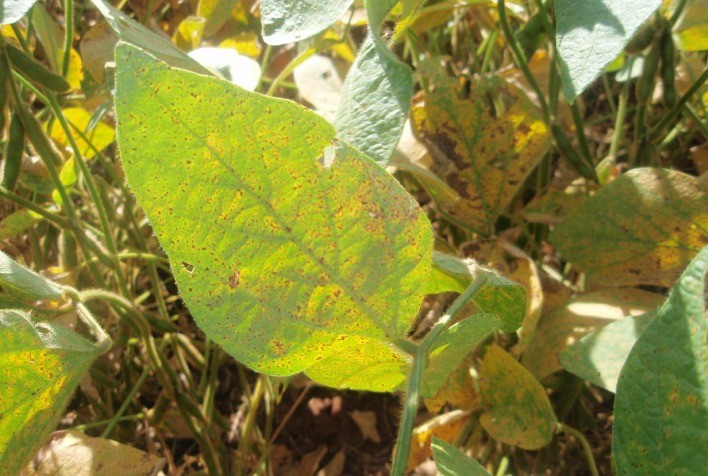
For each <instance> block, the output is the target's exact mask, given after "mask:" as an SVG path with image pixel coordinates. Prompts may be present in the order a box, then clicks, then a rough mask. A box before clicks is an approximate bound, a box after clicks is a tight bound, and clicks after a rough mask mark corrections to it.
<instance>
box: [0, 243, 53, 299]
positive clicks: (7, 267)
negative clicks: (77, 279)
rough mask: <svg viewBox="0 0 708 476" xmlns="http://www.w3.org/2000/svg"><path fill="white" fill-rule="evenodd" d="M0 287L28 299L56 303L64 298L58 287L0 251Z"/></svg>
mask: <svg viewBox="0 0 708 476" xmlns="http://www.w3.org/2000/svg"><path fill="white" fill-rule="evenodd" d="M0 286H2V287H3V288H5V289H6V290H8V291H11V292H13V293H15V294H18V295H20V296H22V297H27V298H29V299H51V300H53V301H57V300H59V299H61V298H62V296H64V292H63V291H62V290H61V287H59V285H57V284H55V283H53V282H52V281H49V280H48V279H46V278H43V277H42V276H40V275H39V274H37V273H35V272H34V271H32V270H30V269H27V268H25V267H24V266H22V265H21V264H18V263H16V262H15V261H14V260H12V259H11V258H10V257H9V256H7V255H6V254H5V253H3V252H2V251H0Z"/></svg>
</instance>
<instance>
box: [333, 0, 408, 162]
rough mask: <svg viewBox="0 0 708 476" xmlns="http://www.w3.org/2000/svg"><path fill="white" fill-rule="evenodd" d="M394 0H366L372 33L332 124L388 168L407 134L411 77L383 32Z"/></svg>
mask: <svg viewBox="0 0 708 476" xmlns="http://www.w3.org/2000/svg"><path fill="white" fill-rule="evenodd" d="M395 4H396V1H395V0H367V1H366V10H367V14H368V18H369V32H368V34H367V36H366V39H365V40H364V43H363V44H362V46H361V48H360V49H359V53H358V54H357V57H356V60H355V61H354V64H353V65H352V67H351V68H350V70H349V73H348V74H347V77H346V79H345V80H344V85H343V87H342V96H341V99H340V102H339V109H337V114H336V117H335V120H334V125H335V127H336V129H337V137H339V138H340V139H342V140H344V141H345V142H347V143H348V144H351V145H352V146H354V147H356V148H357V149H359V150H360V151H361V152H363V153H364V154H366V155H368V156H369V157H371V158H372V159H374V160H375V161H376V162H377V163H378V164H379V165H382V166H385V165H386V164H388V162H389V160H390V159H391V155H392V154H393V151H394V150H395V148H396V144H398V141H399V139H400V138H401V135H402V134H403V126H404V124H405V122H406V117H407V116H408V111H409V109H410V101H411V96H412V94H413V75H412V73H411V71H410V69H409V68H408V66H406V65H405V64H403V63H402V62H400V61H399V60H398V59H397V58H396V56H395V55H394V54H393V53H392V52H391V51H390V50H389V49H388V46H386V44H385V43H384V42H383V40H382V39H381V37H380V36H379V28H380V27H381V24H382V23H383V21H384V20H385V18H386V15H387V14H388V12H389V10H390V9H391V7H393V5H395Z"/></svg>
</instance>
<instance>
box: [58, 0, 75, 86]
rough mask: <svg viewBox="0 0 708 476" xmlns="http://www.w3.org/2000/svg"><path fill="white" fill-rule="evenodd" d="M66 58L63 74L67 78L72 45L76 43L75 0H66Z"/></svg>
mask: <svg viewBox="0 0 708 476" xmlns="http://www.w3.org/2000/svg"><path fill="white" fill-rule="evenodd" d="M64 28H65V29H66V31H65V35H64V59H63V62H62V64H61V75H62V76H64V77H65V78H66V75H67V73H68V72H69V65H70V63H71V47H72V46H73V44H74V0H64Z"/></svg>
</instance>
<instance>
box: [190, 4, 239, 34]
mask: <svg viewBox="0 0 708 476" xmlns="http://www.w3.org/2000/svg"><path fill="white" fill-rule="evenodd" d="M238 3H239V1H238V0H199V6H198V7H197V15H199V16H200V17H202V18H206V25H204V36H206V37H210V36H212V35H214V34H216V33H217V32H218V31H219V29H220V28H221V27H222V26H224V23H226V21H227V20H228V19H229V15H230V14H231V11H232V10H233V9H234V8H235V7H236V5H237V4H238Z"/></svg>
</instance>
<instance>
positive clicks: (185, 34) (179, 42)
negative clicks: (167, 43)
mask: <svg viewBox="0 0 708 476" xmlns="http://www.w3.org/2000/svg"><path fill="white" fill-rule="evenodd" d="M205 26H206V20H205V19H204V18H202V17H198V16H194V15H190V16H188V17H187V18H185V19H184V20H182V21H181V22H180V24H179V26H178V27H177V29H176V30H175V32H174V34H173V35H172V42H173V43H174V44H175V45H176V46H177V47H178V48H179V49H181V50H182V51H191V50H193V49H195V48H199V45H201V44H202V34H203V33H204V27H205Z"/></svg>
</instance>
